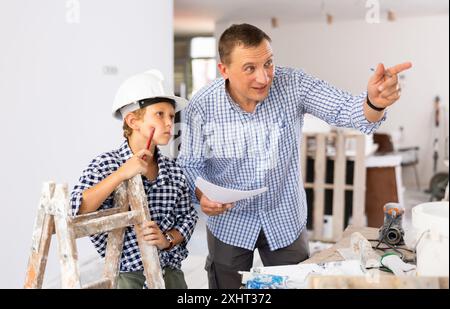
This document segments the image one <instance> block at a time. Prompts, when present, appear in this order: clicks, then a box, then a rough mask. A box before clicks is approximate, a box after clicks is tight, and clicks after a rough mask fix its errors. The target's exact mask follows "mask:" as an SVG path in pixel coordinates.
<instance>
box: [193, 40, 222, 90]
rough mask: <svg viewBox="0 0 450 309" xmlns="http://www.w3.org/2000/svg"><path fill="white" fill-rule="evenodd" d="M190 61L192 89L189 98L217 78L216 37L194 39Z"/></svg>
mask: <svg viewBox="0 0 450 309" xmlns="http://www.w3.org/2000/svg"><path fill="white" fill-rule="evenodd" d="M190 59H191V68H192V89H190V92H189V98H190V97H192V95H193V94H195V93H196V92H197V91H198V90H200V89H201V88H202V87H203V86H205V85H207V84H209V83H210V82H212V81H213V80H214V79H215V78H216V39H215V38H214V37H194V38H192V39H191V45H190Z"/></svg>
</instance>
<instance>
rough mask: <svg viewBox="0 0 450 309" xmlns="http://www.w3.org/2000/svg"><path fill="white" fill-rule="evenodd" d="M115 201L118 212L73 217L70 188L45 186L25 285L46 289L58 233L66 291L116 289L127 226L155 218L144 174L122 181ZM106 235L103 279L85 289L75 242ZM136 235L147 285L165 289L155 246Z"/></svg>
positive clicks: (108, 211) (63, 281)
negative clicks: (51, 248) (50, 254)
mask: <svg viewBox="0 0 450 309" xmlns="http://www.w3.org/2000/svg"><path fill="white" fill-rule="evenodd" d="M114 203H115V207H114V208H111V209H106V210H101V211H97V212H93V213H89V214H83V215H79V216H75V217H72V216H71V215H70V212H71V209H70V204H69V198H68V190H67V185H66V184H57V185H55V183H53V182H46V183H44V185H43V190H42V195H41V200H40V202H39V209H38V213H37V217H36V221H35V224H34V230H33V238H32V247H31V256H30V259H29V261H28V269H27V274H26V279H25V285H24V287H25V288H41V287H42V282H43V278H44V271H45V266H46V263H47V255H48V251H49V246H50V241H51V237H52V234H56V238H57V242H58V249H59V250H58V251H59V260H60V264H61V277H62V278H61V279H62V280H61V281H62V287H63V288H115V287H116V285H117V275H118V272H119V263H120V257H121V254H122V248H123V239H124V234H125V228H126V227H127V226H134V225H136V224H141V223H142V222H144V221H147V220H150V213H149V210H148V204H147V198H146V195H145V192H144V187H143V184H142V179H141V176H140V175H137V176H135V177H133V178H132V179H130V180H128V181H127V182H124V183H122V184H121V185H120V186H119V187H118V188H117V189H116V191H115V192H114ZM129 208H131V210H130V209H129ZM102 232H109V233H108V242H107V248H106V256H105V268H104V273H103V274H104V278H103V279H101V280H98V281H96V282H93V283H90V284H88V285H85V286H81V282H80V271H79V268H78V253H77V247H76V239H77V238H81V237H86V236H89V235H92V234H97V233H102ZM136 235H138V236H137V237H138V244H139V249H140V251H141V257H142V262H143V264H144V274H145V277H146V279H147V285H148V286H149V288H164V281H163V277H162V271H161V266H160V264H159V258H158V252H157V249H156V247H155V246H151V245H148V244H147V243H146V242H145V241H143V239H141V235H139V234H138V233H136Z"/></svg>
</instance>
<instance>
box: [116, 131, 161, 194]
mask: <svg viewBox="0 0 450 309" xmlns="http://www.w3.org/2000/svg"><path fill="white" fill-rule="evenodd" d="M119 154H120V157H121V158H122V164H123V163H125V162H126V161H127V160H128V159H130V158H131V157H132V156H133V152H132V151H131V148H130V145H129V144H128V141H127V140H125V141H123V143H122V145H121V146H120V148H119ZM155 155H156V162H157V164H158V176H157V177H156V180H155V181H153V182H152V183H153V184H156V186H158V187H160V186H163V185H166V184H167V183H168V181H169V172H168V167H167V162H166V161H167V160H168V158H166V157H165V156H164V155H163V154H162V153H161V150H160V149H159V148H158V147H156V151H155ZM144 179H145V180H146V181H148V179H147V178H144Z"/></svg>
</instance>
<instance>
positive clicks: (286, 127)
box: [178, 24, 411, 288]
mask: <svg viewBox="0 0 450 309" xmlns="http://www.w3.org/2000/svg"><path fill="white" fill-rule="evenodd" d="M270 43H271V39H270V38H269V36H267V34H265V33H264V32H263V31H261V30H260V29H258V28H256V27H254V26H252V25H248V24H240V25H233V26H231V27H230V28H228V29H227V30H226V31H225V32H224V33H223V34H222V36H221V38H220V41H219V55H220V63H219V64H218V68H219V71H220V74H221V75H222V78H220V79H218V80H216V81H214V82H213V83H212V84H210V85H208V86H206V87H204V88H203V89H202V90H200V91H199V92H198V93H196V95H195V96H194V97H193V98H192V100H191V102H190V104H189V105H188V107H187V109H186V114H185V116H186V125H187V128H186V132H183V133H184V135H183V140H182V146H181V152H180V155H179V159H178V160H179V163H180V165H181V166H182V167H183V168H184V171H185V173H186V175H187V178H188V183H189V185H190V188H191V192H192V193H194V194H193V196H192V198H193V199H194V201H196V202H199V203H200V206H201V209H202V211H203V212H204V213H205V214H206V215H208V221H207V238H208V249H209V255H208V258H207V261H206V267H205V269H206V270H207V272H208V281H209V287H210V288H239V287H240V276H239V274H238V273H237V272H238V271H239V270H249V269H250V268H251V266H252V262H253V252H254V250H255V248H258V251H259V254H260V256H261V259H262V262H263V264H264V265H265V266H273V265H286V264H296V263H299V262H301V261H303V260H305V259H306V258H308V256H309V249H308V239H307V235H306V216H307V209H306V198H305V191H304V188H303V183H302V177H301V171H300V167H299V155H298V154H299V149H298V148H299V145H300V138H301V128H302V126H303V116H304V114H305V113H310V114H313V115H314V116H316V117H318V118H320V119H323V120H325V121H326V122H328V123H329V124H331V125H334V126H340V127H351V128H356V129H358V130H360V131H362V132H364V133H366V134H370V133H372V132H373V131H374V130H376V129H377V128H378V127H379V125H380V124H381V122H382V121H383V120H384V119H385V110H386V108H387V107H388V106H390V105H392V104H393V103H394V102H395V101H397V100H398V99H399V97H400V89H399V88H398V79H397V74H398V73H399V72H401V71H403V70H406V69H408V68H410V67H411V63H403V64H400V65H397V66H394V67H392V68H389V69H387V70H385V68H384V66H383V65H382V64H379V65H378V67H377V69H376V71H375V72H374V75H373V76H372V77H371V78H370V80H369V83H368V85H367V91H366V92H364V93H362V94H361V95H358V96H352V95H351V94H349V93H347V92H344V91H342V90H339V89H336V88H334V87H333V86H331V85H329V84H328V83H326V82H325V81H322V80H319V79H316V78H313V77H312V76H309V75H307V74H306V73H304V72H303V71H301V70H297V69H292V68H282V67H275V66H274V63H273V57H274V55H273V52H272V48H271V45H270ZM197 177H202V178H205V179H207V180H209V181H211V182H213V183H215V184H217V185H219V186H223V187H228V188H233V189H240V190H251V189H257V188H261V187H267V188H268V190H267V192H265V193H263V194H261V195H258V196H255V197H253V198H249V199H246V200H242V201H238V202H236V203H235V204H234V205H231V204H220V203H217V202H216V201H211V200H209V199H208V198H207V197H206V196H205V195H204V194H203V193H202V192H201V191H200V190H199V189H198V188H196V187H195V184H194V182H195V180H196V178H197Z"/></svg>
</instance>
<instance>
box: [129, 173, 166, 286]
mask: <svg viewBox="0 0 450 309" xmlns="http://www.w3.org/2000/svg"><path fill="white" fill-rule="evenodd" d="M141 177H142V176H141V175H139V174H138V175H136V176H134V177H133V178H131V179H130V180H129V181H128V187H127V193H128V200H129V202H130V206H131V209H132V210H138V211H141V213H142V221H141V222H144V221H149V220H151V218H150V212H149V209H148V204H147V195H146V194H145V191H144V185H143V184H142V178H141ZM135 230H136V236H137V239H138V244H139V250H140V252H141V258H142V263H143V264H144V274H145V277H146V279H147V285H148V287H149V288H151V289H164V288H165V285H164V280H163V276H162V270H161V265H160V263H159V256H158V250H157V248H156V246H152V245H149V244H147V242H145V241H144V239H143V236H142V235H140V233H138V232H137V229H135Z"/></svg>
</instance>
